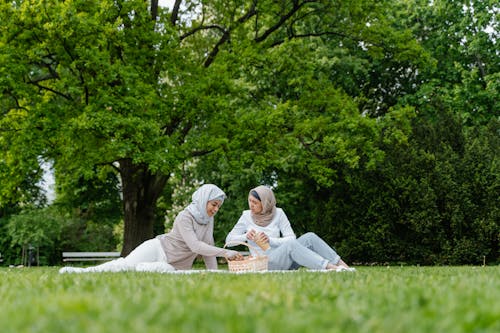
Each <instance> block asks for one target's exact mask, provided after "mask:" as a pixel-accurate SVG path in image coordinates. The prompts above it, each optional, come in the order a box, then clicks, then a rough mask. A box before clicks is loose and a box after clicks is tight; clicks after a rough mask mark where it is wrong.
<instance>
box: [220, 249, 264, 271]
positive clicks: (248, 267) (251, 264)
mask: <svg viewBox="0 0 500 333" xmlns="http://www.w3.org/2000/svg"><path fill="white" fill-rule="evenodd" d="M228 244H234V245H238V244H239V245H245V246H247V247H248V248H252V249H254V250H255V253H259V251H257V250H256V249H255V247H253V246H251V245H250V244H248V243H244V242H230V243H226V244H225V245H224V248H225V247H226V246H227V245H228ZM243 258H244V259H243V260H229V259H228V258H226V260H227V267H228V269H229V271H230V272H258V271H267V263H268V259H267V256H263V255H257V256H255V257H253V256H251V255H250V256H244V257H243Z"/></svg>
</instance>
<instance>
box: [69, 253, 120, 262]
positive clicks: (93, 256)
mask: <svg viewBox="0 0 500 333" xmlns="http://www.w3.org/2000/svg"><path fill="white" fill-rule="evenodd" d="M62 256H63V261H64V262H66V261H106V260H112V259H115V258H119V257H120V252H63V253H62Z"/></svg>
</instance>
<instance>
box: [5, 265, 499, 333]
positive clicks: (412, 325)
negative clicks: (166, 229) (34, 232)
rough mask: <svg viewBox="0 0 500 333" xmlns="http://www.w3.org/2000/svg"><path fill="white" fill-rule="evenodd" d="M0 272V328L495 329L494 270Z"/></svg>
mask: <svg viewBox="0 0 500 333" xmlns="http://www.w3.org/2000/svg"><path fill="white" fill-rule="evenodd" d="M57 270H58V268H56V267H49V268H47V267H45V268H0V332H2V333H10V332H15V333H21V332H79V333H83V332H106V333H108V332H120V333H128V332H143V333H149V332H165V333H169V332H189V333H195V332H218V333H220V332H270V333H271V332H272V333H275V332H453V333H455V332H500V267H499V266H491V267H359V268H357V271H356V272H354V273H348V272H342V273H318V272H307V271H298V272H293V273H266V274H217V273H200V274H188V275H181V274H158V273H136V272H129V273H100V274H96V273H87V274H63V275H60V274H58V272H57Z"/></svg>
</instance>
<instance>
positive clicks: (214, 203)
mask: <svg viewBox="0 0 500 333" xmlns="http://www.w3.org/2000/svg"><path fill="white" fill-rule="evenodd" d="M221 205H222V201H220V200H210V201H208V202H207V215H208V216H209V217H212V216H214V215H215V214H217V212H218V211H219V208H220V206H221Z"/></svg>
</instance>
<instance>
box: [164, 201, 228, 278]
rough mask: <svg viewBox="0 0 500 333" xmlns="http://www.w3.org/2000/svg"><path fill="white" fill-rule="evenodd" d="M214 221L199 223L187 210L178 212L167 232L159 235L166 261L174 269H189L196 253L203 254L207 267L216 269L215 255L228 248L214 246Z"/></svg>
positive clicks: (226, 253)
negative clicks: (170, 228)
mask: <svg viewBox="0 0 500 333" xmlns="http://www.w3.org/2000/svg"><path fill="white" fill-rule="evenodd" d="M213 230H214V223H213V220H212V221H211V222H209V223H207V224H199V223H197V222H196V221H195V219H194V217H193V215H191V213H189V212H188V211H187V210H183V211H182V212H180V213H179V214H178V215H177V217H176V218H175V220H174V225H173V227H172V230H171V231H170V232H169V233H166V234H163V235H159V236H157V237H156V238H158V239H159V240H160V242H161V245H162V247H163V250H164V251H165V253H166V255H167V260H168V263H169V264H170V265H172V266H174V268H175V269H191V268H192V267H193V262H194V260H195V258H196V257H197V256H198V255H201V256H203V260H204V261H205V266H206V267H207V269H217V259H216V257H223V256H225V255H228V254H229V252H230V250H226V249H223V248H220V247H216V246H214V244H215V242H214V236H213Z"/></svg>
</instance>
